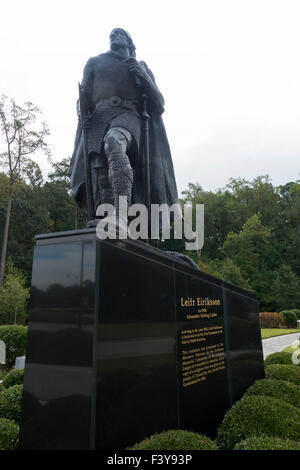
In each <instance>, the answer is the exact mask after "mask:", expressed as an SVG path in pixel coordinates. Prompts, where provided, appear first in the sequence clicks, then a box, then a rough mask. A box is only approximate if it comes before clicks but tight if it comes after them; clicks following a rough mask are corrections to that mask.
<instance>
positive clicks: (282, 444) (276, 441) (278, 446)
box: [234, 436, 300, 450]
mask: <svg viewBox="0 0 300 470" xmlns="http://www.w3.org/2000/svg"><path fill="white" fill-rule="evenodd" d="M234 450H300V442H296V441H292V440H291V439H280V437H275V436H272V437H269V436H253V437H249V438H248V439H245V440H244V441H242V442H239V443H238V444H236V445H235V447H234Z"/></svg>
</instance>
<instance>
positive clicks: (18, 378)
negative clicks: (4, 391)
mask: <svg viewBox="0 0 300 470" xmlns="http://www.w3.org/2000/svg"><path fill="white" fill-rule="evenodd" d="M23 382H24V369H13V370H11V371H10V372H9V373H8V374H7V375H6V376H5V377H4V379H3V385H4V387H5V388H9V387H12V386H13V385H22V384H23Z"/></svg>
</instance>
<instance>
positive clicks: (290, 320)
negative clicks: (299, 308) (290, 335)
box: [280, 310, 297, 328]
mask: <svg viewBox="0 0 300 470" xmlns="http://www.w3.org/2000/svg"><path fill="white" fill-rule="evenodd" d="M280 313H281V315H283V318H284V323H285V325H286V327H287V328H297V315H296V313H295V312H294V311H293V310H282V312H280Z"/></svg>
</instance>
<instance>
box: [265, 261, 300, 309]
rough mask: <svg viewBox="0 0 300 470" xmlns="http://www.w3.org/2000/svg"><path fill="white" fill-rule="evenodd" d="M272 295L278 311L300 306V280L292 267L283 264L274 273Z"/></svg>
mask: <svg viewBox="0 0 300 470" xmlns="http://www.w3.org/2000/svg"><path fill="white" fill-rule="evenodd" d="M270 295H271V296H272V298H273V300H274V302H275V304H276V306H277V310H278V311H282V310H283V309H286V310H289V309H292V308H293V307H295V306H300V279H299V277H297V276H296V274H295V272H294V271H293V269H292V268H291V266H289V265H287V264H282V265H281V266H279V268H278V269H277V270H276V271H275V272H274V280H273V283H272V286H271V289H270ZM286 310H285V311H286ZM281 313H282V312H281Z"/></svg>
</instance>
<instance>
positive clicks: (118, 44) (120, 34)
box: [109, 28, 129, 50]
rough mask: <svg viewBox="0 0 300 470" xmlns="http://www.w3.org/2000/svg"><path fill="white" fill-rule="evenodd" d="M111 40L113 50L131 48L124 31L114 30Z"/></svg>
mask: <svg viewBox="0 0 300 470" xmlns="http://www.w3.org/2000/svg"><path fill="white" fill-rule="evenodd" d="M109 39H110V48H111V50H116V49H120V48H126V47H129V42H128V38H127V35H126V34H125V33H124V31H122V29H119V28H116V29H113V30H112V32H111V33H110V37H109Z"/></svg>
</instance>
